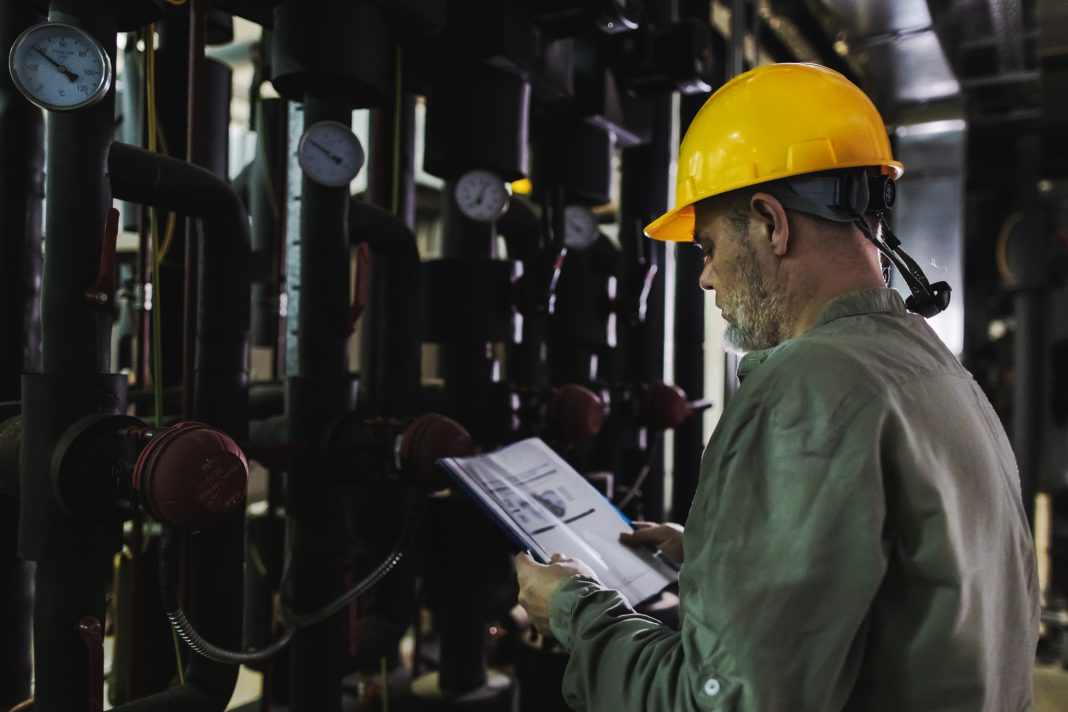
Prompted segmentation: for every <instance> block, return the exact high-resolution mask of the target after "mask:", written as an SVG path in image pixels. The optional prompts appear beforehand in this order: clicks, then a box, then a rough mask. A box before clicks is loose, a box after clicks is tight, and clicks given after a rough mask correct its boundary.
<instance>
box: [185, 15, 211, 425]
mask: <svg viewBox="0 0 1068 712" xmlns="http://www.w3.org/2000/svg"><path fill="white" fill-rule="evenodd" d="M206 35H207V8H206V0H190V1H189V60H188V64H187V76H188V77H189V85H188V94H187V99H186V124H185V130H186V134H185V157H186V160H187V161H189V162H190V163H192V164H193V165H197V166H200V165H204V156H203V153H204V152H203V146H202V143H203V111H202V106H203V104H204V91H203V85H204V43H205V38H206ZM196 255H197V232H196V228H195V226H194V225H193V222H192V221H191V220H187V221H186V232H185V264H186V270H185V289H184V296H183V301H184V303H185V309H184V312H183V317H184V320H185V321H184V324H185V328H184V333H185V336H184V338H183V339H182V418H183V419H188V418H189V417H190V414H191V413H192V410H193V361H194V358H195V350H196V323H197V315H196V309H195V307H196V294H197V272H196V270H193V269H189V268H190V267H191V266H192V265H194V264H196Z"/></svg>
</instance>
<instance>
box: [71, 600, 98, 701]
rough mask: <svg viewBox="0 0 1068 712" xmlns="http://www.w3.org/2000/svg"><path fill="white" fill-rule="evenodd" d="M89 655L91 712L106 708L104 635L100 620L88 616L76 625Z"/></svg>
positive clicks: (75, 628)
mask: <svg viewBox="0 0 1068 712" xmlns="http://www.w3.org/2000/svg"><path fill="white" fill-rule="evenodd" d="M74 630H75V631H76V632H77V633H78V637H79V638H81V639H82V642H83V643H85V650H86V653H87V654H88V655H89V707H88V711H89V712H102V710H103V709H104V636H103V632H102V631H101V628H100V621H99V620H97V619H96V618H94V617H93V616H86V617H85V618H82V619H81V620H80V621H78V625H76V626H74Z"/></svg>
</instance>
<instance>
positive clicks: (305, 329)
mask: <svg viewBox="0 0 1068 712" xmlns="http://www.w3.org/2000/svg"><path fill="white" fill-rule="evenodd" d="M303 115H304V127H305V128H307V127H309V126H311V125H312V124H314V123H317V122H319V121H338V122H341V123H342V124H344V125H346V126H348V125H350V124H351V122H352V100H351V98H350V97H349V95H348V94H347V93H345V92H337V93H331V92H326V91H308V92H307V93H306V95H305V98H304V108H303ZM349 200H350V198H349V191H348V186H347V185H346V186H338V187H327V186H323V185H319V184H317V183H315V182H314V181H312V180H310V179H309V178H308V177H307V176H302V178H301V183H300V231H299V234H298V235H296V237H295V239H293V238H291V239H290V240H289V242H288V245H287V252H288V255H287V277H286V279H287V283H288V289H289V290H290V293H293V292H299V298H290V300H289V304H290V306H291V307H293V308H291V309H290V311H289V314H288V324H287V327H286V328H287V332H288V337H287V338H289V339H291V340H295V343H291V345H290V346H289V348H288V349H287V353H288V356H287V359H286V372H287V378H286V414H287V416H288V417H289V429H290V433H289V435H290V438H291V439H292V440H294V441H312V440H314V439H315V438H316V437H317V436H318V435H319V434H320V433H321V432H322V429H323V427H324V426H325V425H326V423H327V422H329V421H330V420H331V419H332V418H335V417H338V416H340V415H343V414H344V413H347V412H349V411H351V410H352V409H353V407H354V406H355V402H354V399H353V394H352V389H351V384H350V379H349V376H348V354H347V345H348V338H347V335H346V334H345V332H344V329H343V328H342V326H341V325H342V324H343V323H344V320H345V315H346V312H347V309H348V305H349V294H348V289H349V243H348V234H347V221H348V208H349ZM287 485H288V495H289V499H288V503H287V514H288V516H289V523H288V532H287V536H288V546H289V549H290V557H291V558H290V561H291V564H290V569H291V581H292V583H291V601H292V606H293V608H294V610H296V611H299V612H311V611H313V610H316V609H318V608H319V607H321V606H322V605H324V604H325V603H327V602H328V601H329V600H330V599H331V597H332V596H334V595H336V594H337V593H338V591H339V589H340V585H339V584H340V579H339V577H338V576H337V575H336V574H335V573H334V572H333V567H334V565H335V564H336V562H337V560H339V559H342V558H344V546H343V542H341V541H339V539H340V538H339V537H338V536H336V532H337V531H338V530H339V527H340V521H341V520H340V509H339V502H338V499H339V498H338V497H337V496H336V494H335V493H334V492H333V489H334V488H333V486H332V482H331V479H330V476H329V472H328V466H327V463H326V462H325V461H324V459H323V457H322V456H321V455H319V454H318V453H317V452H316V450H315V449H314V448H309V449H308V450H307V451H306V452H305V453H304V454H303V455H301V456H300V457H299V458H298V460H297V461H296V462H295V463H294V466H293V468H292V469H291V471H290V472H289V479H288V482H287ZM342 642H343V641H342V626H341V625H340V618H339V616H334V617H333V618H331V619H329V620H327V621H324V622H323V623H320V624H318V625H316V626H313V627H311V628H308V629H305V630H301V631H300V632H298V633H297V634H296V635H295V636H294V637H293V642H292V644H291V649H290V698H289V703H290V709H291V710H293V712H340V709H341V677H342V673H343V669H342V658H341V651H342Z"/></svg>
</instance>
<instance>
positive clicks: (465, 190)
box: [454, 169, 508, 222]
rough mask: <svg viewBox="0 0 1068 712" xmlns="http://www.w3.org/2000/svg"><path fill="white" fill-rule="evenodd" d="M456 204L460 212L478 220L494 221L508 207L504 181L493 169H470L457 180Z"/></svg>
mask: <svg viewBox="0 0 1068 712" xmlns="http://www.w3.org/2000/svg"><path fill="white" fill-rule="evenodd" d="M454 195H455V196H456V205H457V206H459V208H460V212H461V213H463V214H464V215H466V216H467V217H469V218H471V219H472V220H476V221H478V222H493V221H494V220H496V219H497V218H499V217H500V216H501V215H503V214H504V211H505V210H506V209H507V207H508V191H507V189H505V187H504V181H503V180H501V179H500V177H499V176H497V175H496V174H494V173H493V172H492V171H486V170H481V169H476V170H473V171H468V172H467V173H464V174H463V175H462V176H460V180H458V181H456V189H455V191H454Z"/></svg>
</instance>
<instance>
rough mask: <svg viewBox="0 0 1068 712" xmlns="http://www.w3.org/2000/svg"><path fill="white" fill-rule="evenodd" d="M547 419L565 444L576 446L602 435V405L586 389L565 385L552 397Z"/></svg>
mask: <svg viewBox="0 0 1068 712" xmlns="http://www.w3.org/2000/svg"><path fill="white" fill-rule="evenodd" d="M546 416H547V418H548V421H549V425H551V426H552V427H553V429H554V430H556V431H557V432H559V433H560V435H561V437H563V439H564V440H565V441H566V442H567V443H568V444H570V445H577V444H579V443H583V442H586V441H587V440H590V439H592V438H593V437H595V436H596V435H597V433H599V432H601V427H602V426H603V425H604V403H603V402H602V401H601V399H600V398H599V397H598V396H597V394H596V393H594V392H593V391H591V390H590V389H589V388H584V387H583V386H580V385H578V384H575V383H568V384H567V385H565V386H562V387H561V388H560V389H559V390H557V391H556V392H554V393H553V394H552V397H551V398H550V399H549V407H548V412H547V413H546Z"/></svg>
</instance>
